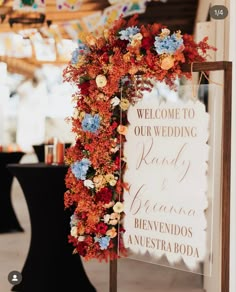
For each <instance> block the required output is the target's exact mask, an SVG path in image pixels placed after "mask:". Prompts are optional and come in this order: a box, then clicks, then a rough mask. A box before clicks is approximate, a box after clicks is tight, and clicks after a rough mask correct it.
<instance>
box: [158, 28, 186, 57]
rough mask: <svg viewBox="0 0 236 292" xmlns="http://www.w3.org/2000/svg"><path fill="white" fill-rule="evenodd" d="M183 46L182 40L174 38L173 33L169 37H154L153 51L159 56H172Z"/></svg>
mask: <svg viewBox="0 0 236 292" xmlns="http://www.w3.org/2000/svg"><path fill="white" fill-rule="evenodd" d="M182 45H183V39H182V38H179V37H177V36H176V34H175V33H173V34H172V35H171V36H169V35H168V36H166V37H164V38H162V37H158V36H156V37H155V42H154V46H155V50H156V52H157V53H158V54H159V55H161V54H171V55H172V54H174V53H175V52H176V51H177V50H178V49H179V48H180V47H181V46H182Z"/></svg>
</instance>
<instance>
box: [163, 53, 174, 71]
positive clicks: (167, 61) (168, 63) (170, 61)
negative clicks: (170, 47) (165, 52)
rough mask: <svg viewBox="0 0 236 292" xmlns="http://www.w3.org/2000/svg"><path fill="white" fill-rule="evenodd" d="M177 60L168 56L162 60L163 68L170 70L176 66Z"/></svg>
mask: <svg viewBox="0 0 236 292" xmlns="http://www.w3.org/2000/svg"><path fill="white" fill-rule="evenodd" d="M174 63H175V60H174V58H173V57H172V56H166V57H164V58H163V59H162V60H161V69H163V70H169V69H170V68H172V67H173V66H174Z"/></svg>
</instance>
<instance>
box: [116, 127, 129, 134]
mask: <svg viewBox="0 0 236 292" xmlns="http://www.w3.org/2000/svg"><path fill="white" fill-rule="evenodd" d="M117 131H118V133H119V134H121V135H126V134H127V132H128V128H127V127H126V126H123V125H119V126H118V128H117Z"/></svg>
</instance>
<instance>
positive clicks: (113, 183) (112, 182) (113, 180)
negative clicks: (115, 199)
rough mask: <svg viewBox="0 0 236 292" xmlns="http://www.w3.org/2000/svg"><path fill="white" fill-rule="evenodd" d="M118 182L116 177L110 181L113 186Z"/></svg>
mask: <svg viewBox="0 0 236 292" xmlns="http://www.w3.org/2000/svg"><path fill="white" fill-rule="evenodd" d="M116 183H117V180H116V179H115V178H114V179H112V180H110V181H109V185H110V186H112V187H114V186H115V185H116Z"/></svg>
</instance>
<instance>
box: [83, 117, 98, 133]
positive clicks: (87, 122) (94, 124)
mask: <svg viewBox="0 0 236 292" xmlns="http://www.w3.org/2000/svg"><path fill="white" fill-rule="evenodd" d="M99 127H100V117H99V115H98V114H96V115H94V116H92V115H90V114H85V116H84V118H83V121H82V129H83V130H84V131H88V132H92V133H95V132H97V130H98V129H99Z"/></svg>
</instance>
